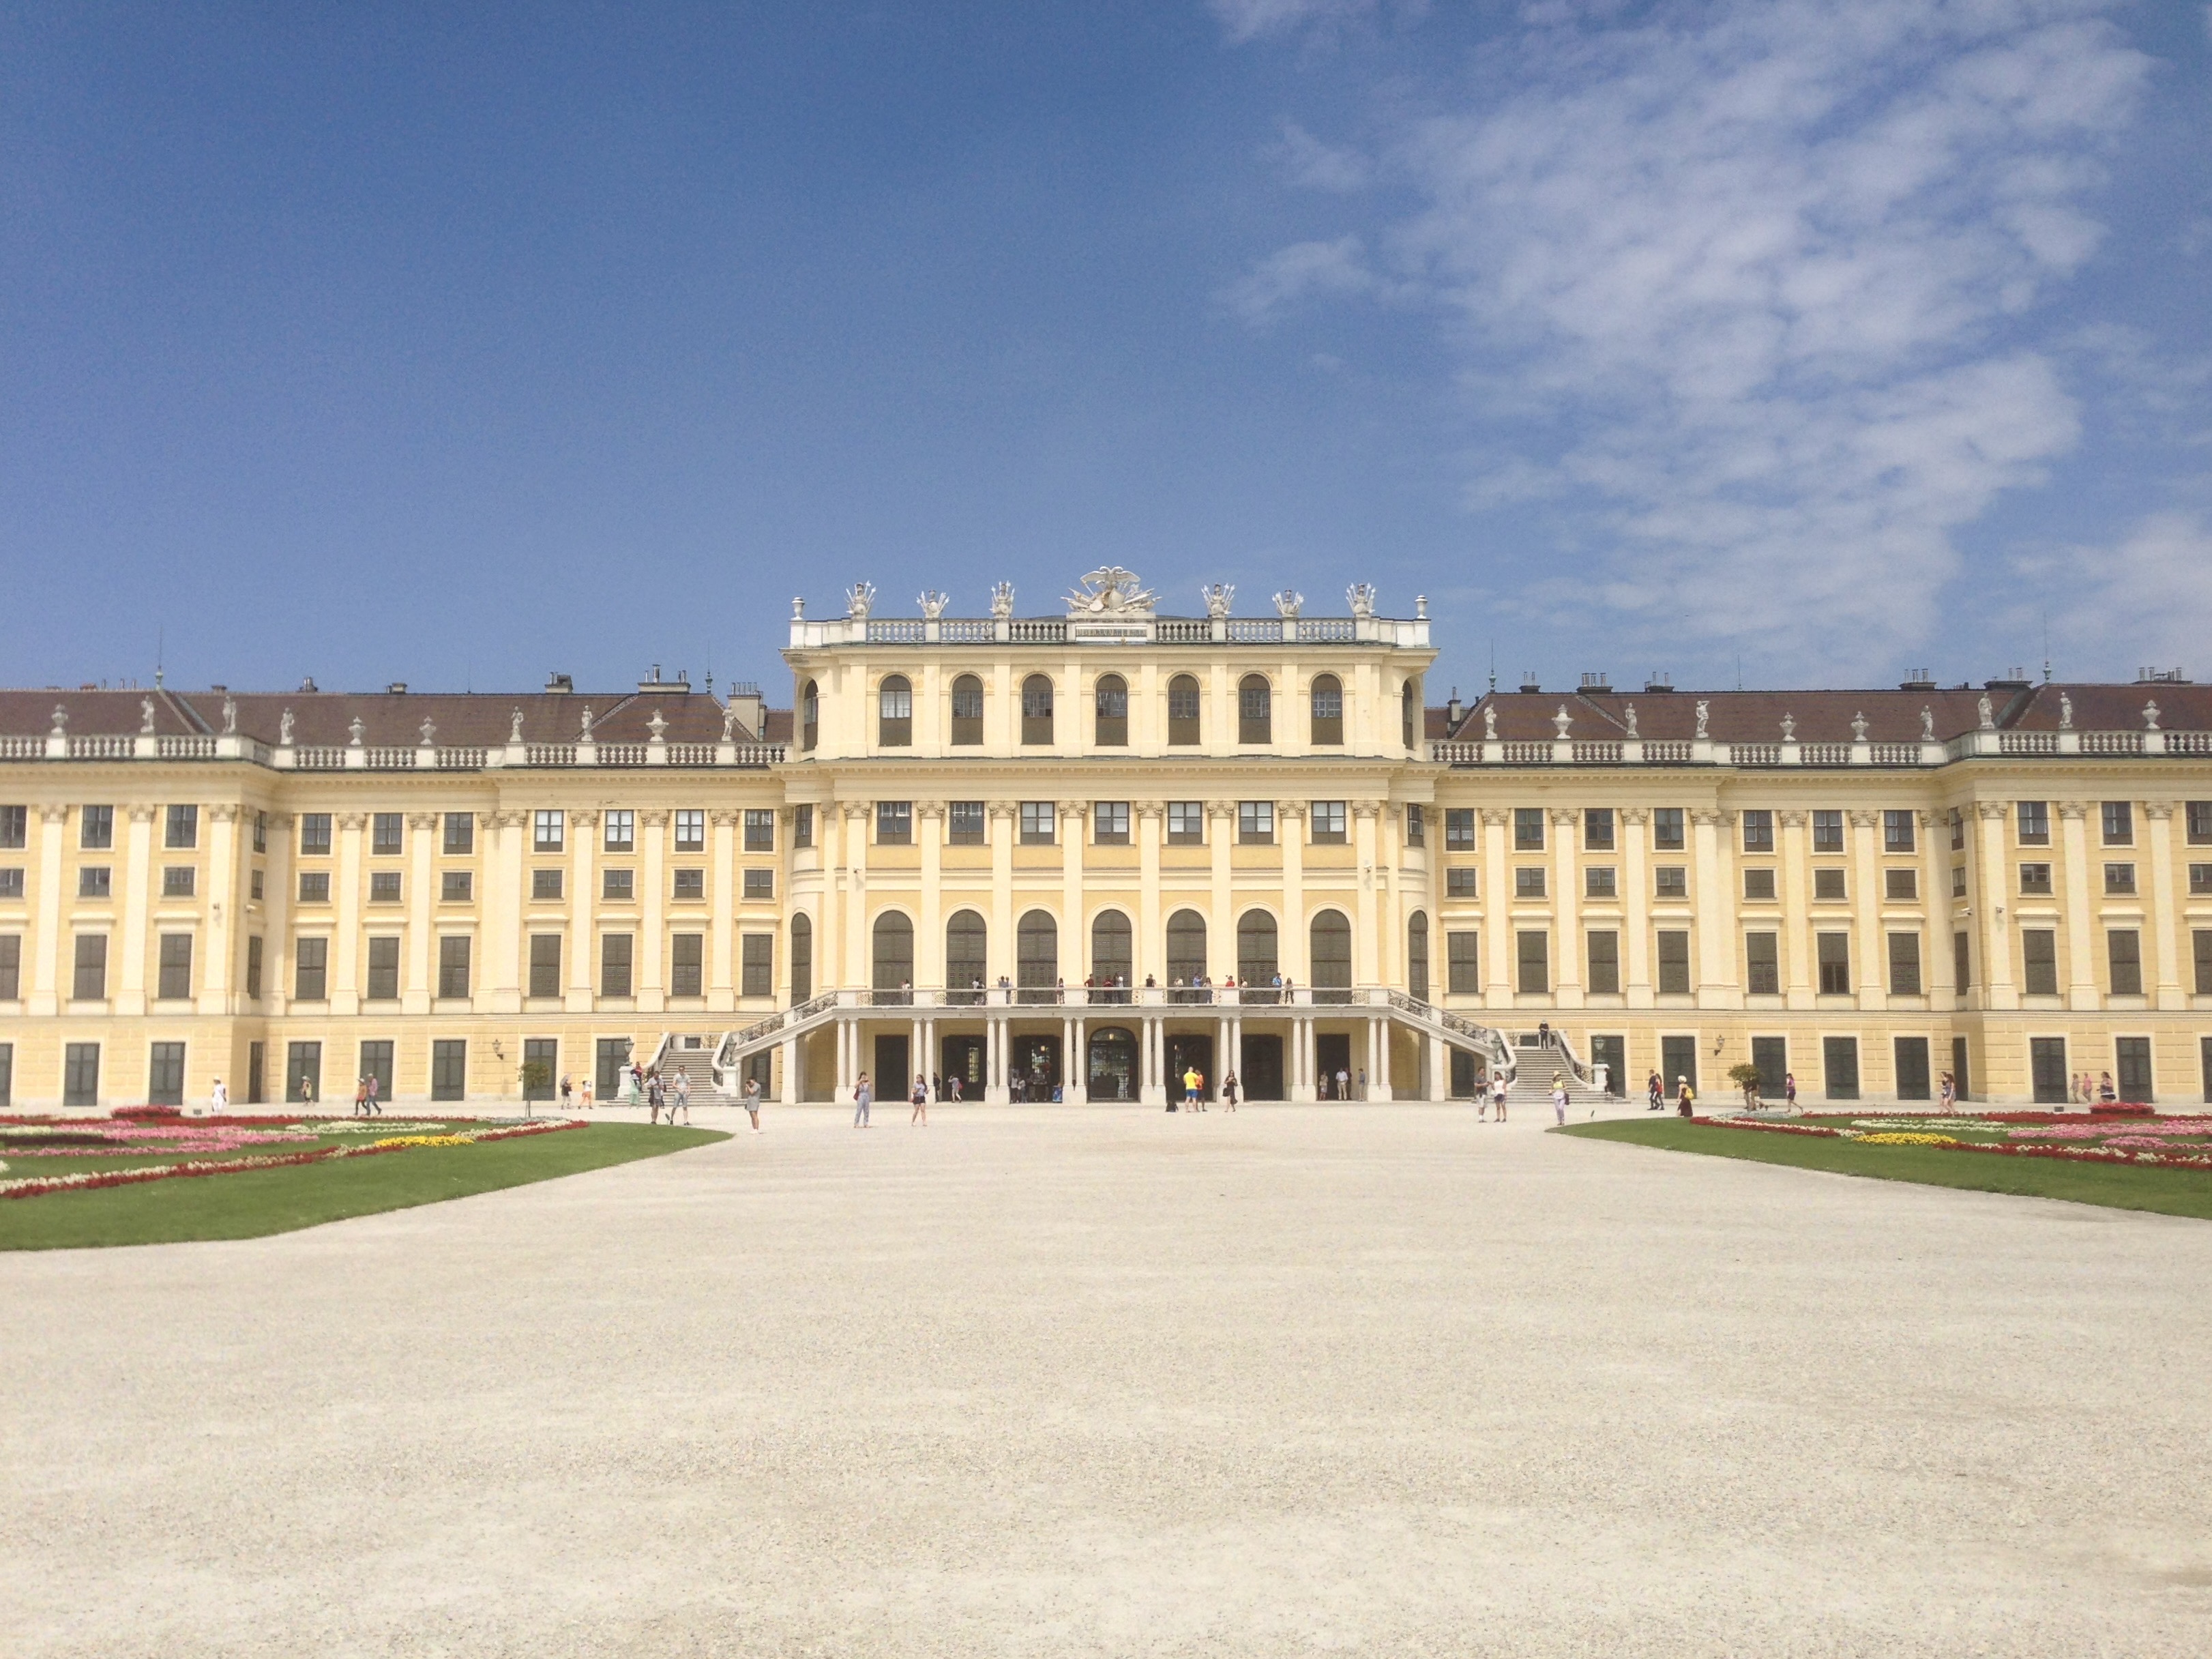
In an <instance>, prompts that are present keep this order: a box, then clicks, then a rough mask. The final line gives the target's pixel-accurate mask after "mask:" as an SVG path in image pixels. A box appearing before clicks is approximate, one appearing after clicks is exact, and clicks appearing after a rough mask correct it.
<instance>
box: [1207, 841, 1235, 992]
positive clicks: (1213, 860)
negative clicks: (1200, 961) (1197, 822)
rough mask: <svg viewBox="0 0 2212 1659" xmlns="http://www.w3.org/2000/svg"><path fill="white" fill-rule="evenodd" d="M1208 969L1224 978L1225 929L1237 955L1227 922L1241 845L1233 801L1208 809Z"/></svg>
mask: <svg viewBox="0 0 2212 1659" xmlns="http://www.w3.org/2000/svg"><path fill="white" fill-rule="evenodd" d="M1236 844H1237V803H1236V802H1235V801H1233V800H1217V801H1208V802H1207V803H1206V864H1207V866H1208V867H1207V871H1206V969H1205V971H1206V973H1207V974H1209V975H1212V977H1213V978H1215V979H1220V978H1223V977H1225V976H1224V975H1222V974H1220V973H1218V972H1217V971H1216V969H1217V967H1218V963H1220V961H1221V955H1222V950H1221V930H1222V928H1223V927H1224V926H1227V927H1229V928H1230V930H1231V931H1230V935H1229V951H1230V955H1231V957H1232V959H1233V957H1235V955H1236V949H1237V936H1236V931H1235V930H1236V926H1237V924H1236V923H1235V922H1234V921H1230V922H1227V923H1224V921H1223V920H1222V918H1223V917H1225V916H1226V915H1228V914H1229V905H1230V897H1229V890H1230V882H1231V876H1230V871H1229V859H1230V849H1231V848H1233V847H1234V846H1236Z"/></svg>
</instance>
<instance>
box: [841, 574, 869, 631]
mask: <svg viewBox="0 0 2212 1659" xmlns="http://www.w3.org/2000/svg"><path fill="white" fill-rule="evenodd" d="M875 603H876V585H875V584H874V583H873V582H866V581H861V582H854V584H853V585H852V586H850V587H848V588H847V589H846V590H845V614H846V615H847V616H848V617H851V618H852V619H853V620H854V622H866V621H867V619H868V612H869V611H870V610H871V609H872V607H873V606H874V605H875Z"/></svg>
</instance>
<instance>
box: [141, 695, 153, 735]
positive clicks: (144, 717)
mask: <svg viewBox="0 0 2212 1659" xmlns="http://www.w3.org/2000/svg"><path fill="white" fill-rule="evenodd" d="M153 729H154V700H153V698H151V697H141V698H139V699H138V730H139V732H140V734H141V735H142V736H143V734H145V733H147V732H151V731H152V730H153Z"/></svg>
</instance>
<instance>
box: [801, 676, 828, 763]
mask: <svg viewBox="0 0 2212 1659" xmlns="http://www.w3.org/2000/svg"><path fill="white" fill-rule="evenodd" d="M821 737H822V694H821V693H820V692H819V691H817V690H816V689H815V686H814V682H813V681H812V680H809V681H807V682H806V684H804V685H802V686H800V687H799V747H800V748H801V749H811V748H813V747H814V745H815V744H817V742H819V741H820V740H821Z"/></svg>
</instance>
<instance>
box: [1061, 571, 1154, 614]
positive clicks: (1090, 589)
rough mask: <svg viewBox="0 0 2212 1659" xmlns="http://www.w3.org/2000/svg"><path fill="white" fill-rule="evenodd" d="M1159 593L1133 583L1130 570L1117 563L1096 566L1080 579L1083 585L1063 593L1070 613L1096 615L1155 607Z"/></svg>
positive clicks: (1147, 610) (1146, 611)
mask: <svg viewBox="0 0 2212 1659" xmlns="http://www.w3.org/2000/svg"><path fill="white" fill-rule="evenodd" d="M1159 598H1160V596H1159V595H1158V594H1157V593H1155V592H1152V591H1151V590H1150V589H1148V588H1145V587H1140V586H1138V583H1137V576H1136V573H1135V572H1134V571H1131V570H1124V569H1123V568H1121V566H1120V565H1118V564H1105V565H1101V566H1099V567H1098V568H1097V569H1096V570H1094V571H1092V572H1091V574H1089V575H1087V576H1085V578H1084V579H1083V586H1081V587H1080V588H1079V589H1077V590H1076V591H1075V592H1071V593H1069V594H1068V595H1067V614H1068V615H1069V616H1071V617H1081V616H1100V615H1105V614H1109V613H1117V612H1122V611H1134V612H1139V613H1149V612H1151V611H1154V610H1156V609H1158V605H1159Z"/></svg>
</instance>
